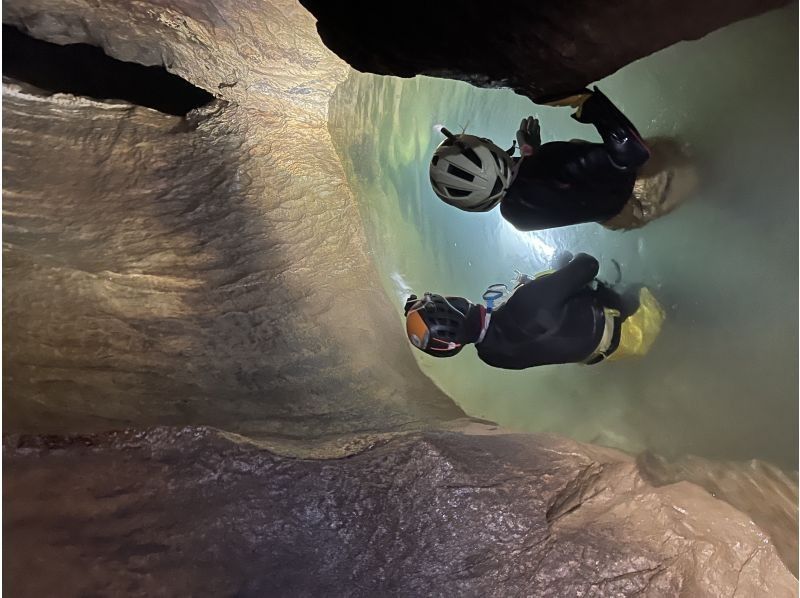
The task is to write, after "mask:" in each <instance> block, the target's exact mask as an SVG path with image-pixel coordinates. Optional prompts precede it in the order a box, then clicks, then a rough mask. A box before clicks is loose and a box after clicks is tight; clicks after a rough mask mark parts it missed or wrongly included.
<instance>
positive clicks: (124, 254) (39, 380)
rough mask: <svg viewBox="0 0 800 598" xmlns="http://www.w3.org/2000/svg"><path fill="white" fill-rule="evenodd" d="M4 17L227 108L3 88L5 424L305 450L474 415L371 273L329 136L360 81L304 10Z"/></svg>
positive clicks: (67, 8)
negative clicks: (200, 433)
mask: <svg viewBox="0 0 800 598" xmlns="http://www.w3.org/2000/svg"><path fill="white" fill-rule="evenodd" d="M4 19H5V20H6V21H7V22H11V23H14V24H15V25H17V26H19V27H22V28H23V29H26V30H27V31H29V32H30V33H31V34H33V35H37V36H40V37H42V38H44V39H46V40H50V41H55V42H59V43H65V42H68V41H69V42H85V41H89V42H93V43H98V44H100V45H101V46H102V47H103V48H104V50H105V51H106V52H107V53H108V54H110V55H112V56H116V57H118V58H122V59H127V60H136V61H139V62H142V63H145V64H152V63H164V64H166V65H167V66H168V67H169V68H170V70H172V71H174V72H176V73H178V74H180V75H182V76H184V77H185V78H187V79H188V80H189V81H191V82H192V83H194V84H196V85H198V86H201V87H204V88H206V89H208V90H210V91H212V92H213V93H215V94H216V95H217V96H218V97H219V98H220V99H219V100H218V101H216V102H215V103H213V104H211V105H209V106H206V107H204V108H201V109H199V110H196V111H194V112H192V113H190V114H189V116H188V118H187V119H186V120H183V119H181V118H179V117H173V116H169V115H165V114H162V113H159V112H156V111H154V110H150V109H145V108H141V107H137V106H132V105H129V104H125V103H121V102H114V101H94V100H91V99H88V98H76V97H73V96H69V95H65V94H56V95H46V94H43V93H40V92H37V91H36V90H35V89H30V88H29V87H26V86H24V85H19V84H17V83H15V82H13V81H5V82H4V100H5V101H4V105H3V111H4V114H3V116H4V118H3V141H4V144H3V165H4V177H3V187H4V204H3V210H4V214H3V227H4V247H3V251H4V264H3V266H4V272H3V277H4V280H3V282H4V290H5V294H4V303H3V318H4V321H5V322H6V323H10V325H7V326H6V327H4V330H3V334H4V338H3V340H4V345H3V351H4V365H5V367H4V372H3V374H4V387H5V390H6V393H5V396H6V400H5V401H4V405H3V407H4V413H5V416H6V419H5V422H6V426H7V429H10V430H15V431H21V430H28V431H46V432H64V431H81V430H83V431H87V430H104V429H109V428H118V427H124V426H130V425H134V424H140V425H156V424H186V423H195V424H213V425H216V426H222V427H225V428H227V429H230V430H235V431H239V432H243V433H248V434H251V435H256V436H257V435H269V436H270V437H271V438H273V439H274V438H279V437H280V438H283V441H284V444H286V445H287V447H288V445H290V444H291V445H292V446H293V448H292V447H289V448H287V450H289V449H291V450H293V451H295V452H298V451H303V450H309V446H310V442H311V441H312V440H314V441H315V442H329V441H330V442H334V443H339V444H342V443H343V442H344V443H347V442H349V441H348V440H346V439H345V440H342V438H344V437H346V436H348V435H349V436H353V435H359V434H364V433H368V432H376V433H380V432H382V431H385V430H390V429H391V430H398V429H400V430H402V429H413V428H420V427H424V426H427V425H434V424H435V422H437V421H444V420H449V419H452V418H458V417H463V415H464V414H463V412H462V411H461V410H460V409H459V408H458V407H457V406H456V405H455V404H454V403H453V402H452V401H451V400H450V399H449V398H448V397H446V396H445V395H444V394H443V393H441V392H440V391H439V390H438V389H437V388H436V387H435V386H434V385H433V384H432V383H431V382H430V381H429V380H428V379H427V378H425V377H424V376H422V375H421V374H420V373H419V370H418V368H417V366H416V364H415V362H414V360H413V358H412V356H411V352H410V349H409V347H408V343H407V342H406V341H405V339H404V337H403V335H402V334H397V331H398V330H399V329H400V325H401V324H400V316H401V314H400V310H399V308H398V307H397V306H396V305H392V304H391V303H390V302H389V300H388V299H387V297H386V296H385V294H384V293H383V291H382V289H381V288H380V286H379V285H377V284H376V282H375V281H376V280H377V274H376V273H375V271H374V266H373V264H372V263H371V261H370V260H369V258H368V254H367V251H366V247H365V241H364V236H363V231H362V229H361V225H360V221H359V216H358V208H357V204H356V201H355V198H354V197H353V196H352V194H351V193H350V191H349V189H348V187H347V185H346V182H345V179H344V174H343V172H342V169H341V166H340V164H339V161H338V158H337V157H336V154H335V151H334V149H333V145H332V143H331V141H330V136H329V134H328V131H327V102H328V99H329V96H330V94H331V93H332V92H333V90H334V89H335V86H336V84H337V83H338V82H339V81H341V80H342V79H344V77H345V76H346V74H347V72H348V68H347V66H346V65H345V64H344V63H343V62H342V61H341V60H339V59H338V58H336V57H335V56H334V55H333V54H332V53H331V52H329V51H328V50H327V49H325V48H324V46H322V44H321V42H320V41H319V38H318V37H317V34H316V32H315V30H314V22H313V19H312V18H311V16H310V15H309V14H308V13H307V12H305V11H304V10H303V9H302V7H300V6H299V5H298V4H296V3H294V2H289V1H283V0H281V1H277V2H264V3H255V4H253V5H252V6H251V5H240V4H238V3H236V4H226V3H219V4H218V3H214V2H199V3H197V2H181V1H178V2H175V3H172V4H171V5H170V6H169V7H166V6H164V7H156V6H154V5H152V6H151V5H145V4H130V3H128V2H104V3H102V4H101V5H98V4H97V3H94V2H88V1H82V0H78V1H75V0H64V1H60V0H59V1H55V0H35V1H33V2H24V3H23V2H15V1H13V0H12V1H10V2H7V3H6V4H5V5H4ZM389 330H391V331H392V333H387V331H389ZM301 440H302V441H307V442H305V444H303V442H301Z"/></svg>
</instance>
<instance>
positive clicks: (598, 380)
mask: <svg viewBox="0 0 800 598" xmlns="http://www.w3.org/2000/svg"><path fill="white" fill-rule="evenodd" d="M796 22H797V6H796V5H794V6H792V7H789V8H786V9H783V10H780V11H776V12H772V13H769V14H766V15H763V16H761V17H758V18H755V19H751V20H748V21H745V22H741V23H738V24H734V25H731V26H729V27H726V28H724V29H722V30H720V31H717V32H715V33H712V34H710V35H708V36H707V37H705V38H703V39H701V40H699V41H693V42H684V43H680V44H677V45H675V46H672V47H670V48H667V49H665V50H662V51H660V52H658V53H656V54H654V55H652V56H649V57H647V58H644V59H641V60H639V61H637V62H635V63H633V64H631V65H629V66H627V67H625V68H623V69H622V70H620V71H618V72H617V73H615V74H613V75H612V76H610V77H608V78H607V79H604V80H602V81H600V82H598V85H599V87H600V88H601V89H602V90H604V91H605V92H606V93H607V94H608V95H609V96H610V97H611V98H612V99H613V100H614V101H615V102H616V103H617V104H618V105H619V106H620V107H621V108H622V109H623V111H624V112H625V113H626V114H627V115H628V116H629V117H630V118H631V120H632V121H633V122H634V123H635V124H636V125H637V126H638V127H639V130H640V131H641V132H642V134H643V135H644V136H645V138H653V137H668V138H671V139H674V140H675V141H676V142H677V143H678V144H679V145H680V146H681V147H682V148H683V150H684V152H685V153H686V154H687V155H688V156H689V157H690V160H691V164H692V166H693V169H694V171H695V172H696V174H697V185H696V188H695V191H694V192H693V193H692V194H691V196H690V197H689V198H688V200H687V201H686V202H685V203H684V204H683V205H682V206H681V207H680V208H678V209H677V210H676V211H675V212H673V213H672V214H669V215H667V216H665V217H663V218H662V219H661V220H658V221H656V222H653V223H651V224H649V225H648V226H646V227H644V228H642V229H639V230H634V231H628V232H618V231H610V230H607V229H605V228H603V227H601V226H599V225H596V224H585V225H580V226H573V227H566V228H560V229H553V230H547V231H542V232H530V233H523V232H519V231H517V230H515V229H514V228H513V227H512V226H511V225H510V224H508V223H506V222H505V221H504V220H503V219H502V217H501V215H500V211H499V209H496V210H494V211H492V212H489V213H484V214H472V213H466V212H461V211H459V210H456V209H453V208H451V207H449V206H447V205H445V204H443V203H441V202H440V201H439V200H438V199H437V198H436V196H435V195H434V193H433V191H432V190H431V187H430V184H429V181H428V163H429V160H430V157H431V155H432V152H433V150H434V148H435V147H436V145H437V144H438V143H439V142H440V141H441V139H442V138H441V136H440V135H439V134H438V133H437V132H436V130H435V128H434V127H435V125H437V124H444V125H445V126H446V127H448V128H450V129H451V130H453V131H460V130H461V129H462V128H465V129H466V130H467V131H468V132H470V133H474V134H477V135H480V136H485V137H489V138H491V139H493V140H494V141H495V142H496V143H498V144H499V145H500V146H502V147H508V146H510V145H511V141H512V139H513V137H514V132H515V131H516V129H517V127H518V125H519V121H520V119H521V118H523V117H525V116H528V115H529V114H536V115H538V116H539V118H540V120H541V123H542V132H543V141H545V142H546V141H550V140H568V139H573V138H577V139H589V140H593V141H594V140H599V136H597V134H596V133H595V131H594V129H593V128H592V127H590V126H587V125H581V124H578V123H576V122H575V121H573V120H571V119H570V118H569V115H570V110H569V109H568V108H551V107H543V106H539V105H534V104H532V103H531V102H530V101H529V100H527V99H526V98H523V97H521V96H519V95H516V94H514V93H513V92H512V91H510V90H486V89H478V88H475V87H472V86H470V85H467V84H465V83H460V82H455V81H449V80H443V79H433V78H427V77H416V78H414V79H398V78H393V77H379V76H375V75H369V74H360V73H355V72H353V73H352V74H351V75H350V77H349V79H348V80H347V81H346V82H345V83H344V84H342V85H340V87H339V88H338V90H337V92H336V94H335V96H334V98H333V100H332V102H331V110H330V124H329V127H330V130H331V134H332V137H333V140H334V143H335V145H336V148H337V151H338V153H339V155H340V157H341V159H342V161H343V163H344V165H345V169H346V172H347V176H348V178H349V182H350V184H351V186H352V187H353V188H354V189H355V190H356V194H357V195H358V197H359V200H360V209H361V213H362V218H363V220H364V222H365V227H366V230H367V235H368V240H369V243H370V250H371V252H372V257H373V258H374V260H375V262H376V263H377V265H378V268H379V270H380V274H381V282H382V284H383V286H384V289H385V291H386V292H387V293H388V294H389V296H390V297H391V298H392V300H393V301H394V303H395V305H396V306H397V329H396V331H395V334H402V333H403V324H402V303H403V300H404V298H405V297H406V296H408V294H410V293H411V292H415V293H417V294H418V295H419V294H421V293H422V292H424V291H432V292H438V293H443V294H450V295H462V296H465V297H467V298H469V299H471V300H472V301H475V302H479V301H480V297H481V294H482V292H483V291H484V289H485V288H486V287H487V285H489V284H491V283H497V282H501V283H510V281H511V279H512V278H513V276H514V270H515V269H517V270H520V271H523V272H527V273H536V272H538V271H541V270H544V269H546V268H548V266H549V265H550V264H551V262H552V259H553V258H554V257H555V256H557V255H558V254H559V253H561V252H562V251H564V250H567V251H570V252H572V253H578V252H580V251H585V252H588V253H591V254H593V255H595V256H596V257H598V259H599V260H600V262H601V272H600V276H601V278H605V279H606V280H611V281H613V280H614V279H615V278H616V272H615V269H614V266H613V262H612V260H616V261H617V262H618V263H619V264H620V266H621V270H622V284H623V285H624V284H625V283H629V284H634V283H643V284H646V285H648V286H649V287H650V288H652V289H653V291H654V292H655V294H656V296H657V297H658V298H659V299H660V301H661V302H662V303H663V304H664V306H665V308H666V311H667V320H666V323H665V325H664V328H663V331H662V334H661V336H660V338H659V339H658V341H657V342H656V344H655V346H654V347H653V349H652V350H651V352H650V353H649V354H648V355H647V356H646V357H645V358H643V359H640V360H631V361H620V362H618V363H607V364H600V365H597V366H595V367H586V366H579V365H557V366H547V367H539V368H535V369H531V370H526V371H504V370H496V369H492V368H490V367H488V366H486V365H485V364H483V363H482V362H480V360H479V359H478V357H477V354H476V352H475V351H474V349H472V348H469V349H467V350H465V351H462V353H461V354H460V355H458V356H457V357H455V358H452V359H445V360H443V359H435V358H432V357H429V356H427V355H424V354H422V353H420V352H418V351H415V356H416V357H417V359H418V361H419V365H420V367H421V369H422V371H423V372H424V373H425V374H426V375H428V376H430V377H431V379H432V380H433V381H434V382H435V383H436V384H437V385H438V386H439V387H441V388H442V389H443V390H444V391H445V392H447V394H449V395H450V396H451V397H453V398H454V399H455V401H456V402H457V403H458V404H459V405H460V406H461V407H462V408H463V409H464V410H465V411H466V412H467V413H468V414H470V415H472V416H477V417H483V418H486V419H489V420H493V421H496V422H499V423H500V424H502V425H505V426H509V427H512V428H516V429H519V430H524V431H546V432H556V433H559V434H564V435H567V436H571V437H573V438H576V439H579V440H585V441H591V442H595V443H600V444H605V445H610V446H614V447H618V448H622V449H625V450H629V451H635V452H638V451H642V450H653V451H656V452H658V453H660V454H664V455H667V456H678V455H681V454H687V453H689V454H697V455H702V456H708V457H715V458H722V459H737V460H740V459H750V458H760V459H766V460H769V461H772V462H774V463H777V464H780V465H782V466H784V467H789V468H796V467H797V449H796V447H797V427H796V422H797V390H798V389H797V376H796V366H797V361H798V355H797V336H796V330H797V324H798V322H797V282H798V281H797V271H798V264H797V251H796V243H797V222H798V213H797V196H798V189H797V162H798V156H797V145H796V131H797V90H796V85H794V84H792V83H791V81H793V80H794V77H795V75H796V72H797V53H796V44H797V29H796Z"/></svg>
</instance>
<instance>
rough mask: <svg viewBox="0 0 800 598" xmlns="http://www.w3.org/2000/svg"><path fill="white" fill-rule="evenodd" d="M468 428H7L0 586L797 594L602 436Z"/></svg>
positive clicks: (735, 515) (58, 591) (756, 550)
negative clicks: (283, 444) (325, 441)
mask: <svg viewBox="0 0 800 598" xmlns="http://www.w3.org/2000/svg"><path fill="white" fill-rule="evenodd" d="M486 432H487V431H486V430H483V433H481V434H480V435H473V434H462V433H458V432H428V433H413V434H410V435H405V436H398V437H395V438H393V439H391V440H388V441H386V442H384V443H379V444H377V445H376V446H374V447H373V448H371V449H370V450H367V451H364V452H362V453H360V454H357V455H354V456H351V457H349V458H346V459H332V460H304V459H290V458H284V457H279V456H277V455H275V454H273V453H271V452H269V451H267V450H265V449H262V448H259V447H258V446H255V445H253V444H251V443H250V442H248V441H245V440H244V439H242V438H237V437H232V436H230V435H226V434H221V433H218V432H216V431H214V430H211V429H206V428H156V429H152V430H148V431H127V432H119V433H105V434H99V435H89V436H68V437H46V436H9V437H6V438H5V444H4V463H3V475H4V484H3V487H4V499H3V500H4V511H5V512H4V520H5V529H4V538H6V542H8V538H9V537H11V538H15V540H14V547H13V548H14V549H13V550H8V549H7V550H5V551H4V555H5V562H4V574H5V575H4V588H3V589H4V590H6V592H8V593H9V595H14V596H20V597H25V596H43V595H59V596H86V595H127V596H135V595H147V596H152V595H160V596H185V595H213V596H233V595H235V596H267V595H269V596H289V595H291V596H323V595H324V596H331V595H336V596H377V595H394V596H423V595H425V596H511V595H524V596H540V597H546V596H553V597H561V596H634V595H636V596H654V597H656V596H657V597H662V596H719V597H722V596H774V597H781V596H794V595H796V580H795V579H794V577H793V576H792V575H791V574H790V573H789V572H788V570H787V569H786V568H785V566H784V565H783V564H782V563H781V561H780V559H779V558H778V556H777V554H776V552H775V549H774V547H773V546H772V545H771V543H770V541H769V539H768V538H767V537H766V536H765V535H764V534H763V533H762V532H761V531H760V530H759V529H758V528H757V527H756V526H755V524H754V523H752V522H751V521H750V520H749V519H748V518H747V517H745V516H744V515H742V514H741V513H740V512H738V511H736V510H735V509H733V508H732V507H730V506H728V505H727V504H725V503H723V502H721V501H717V500H715V499H713V498H712V497H711V496H710V495H709V494H708V493H706V492H705V491H703V490H702V489H700V488H699V487H697V486H695V485H693V484H689V483H686V482H681V483H677V484H670V485H666V486H662V487H659V488H655V487H653V486H651V485H649V484H647V483H646V482H645V481H643V479H642V478H641V476H640V475H639V473H638V470H637V467H636V464H635V462H634V461H633V460H632V459H631V458H630V457H627V456H624V455H622V454H621V453H618V452H616V451H612V450H604V449H598V448H596V447H588V446H585V445H581V444H579V443H576V442H572V441H568V440H564V439H560V438H555V437H548V436H539V437H531V436H528V435H505V434H492V433H491V432H489V433H486ZM9 489H13V492H12V491H10V490H9ZM44 563H46V564H47V566H43V564H44Z"/></svg>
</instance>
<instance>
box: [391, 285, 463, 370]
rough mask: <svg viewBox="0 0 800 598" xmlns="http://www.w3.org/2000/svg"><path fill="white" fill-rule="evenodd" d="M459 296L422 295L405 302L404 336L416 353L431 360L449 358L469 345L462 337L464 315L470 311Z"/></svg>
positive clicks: (414, 296) (413, 296)
mask: <svg viewBox="0 0 800 598" xmlns="http://www.w3.org/2000/svg"><path fill="white" fill-rule="evenodd" d="M474 307H475V306H473V305H472V304H471V303H470V302H469V301H467V300H466V299H464V298H463V297H443V296H441V295H436V294H433V293H425V296H424V297H423V298H422V299H418V298H417V296H416V295H411V297H409V298H408V299H407V300H406V306H405V313H406V334H407V335H408V340H409V341H411V344H412V345H414V346H415V347H416V348H417V349H419V350H420V351H424V352H425V353H427V354H428V355H433V356H434V357H450V356H452V355H455V354H456V353H458V352H459V351H461V349H462V348H463V346H464V344H466V343H468V342H473V340H474V339H473V340H467V338H466V336H467V335H466V328H467V326H466V324H467V315H468V314H469V311H470V309H472V308H474Z"/></svg>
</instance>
